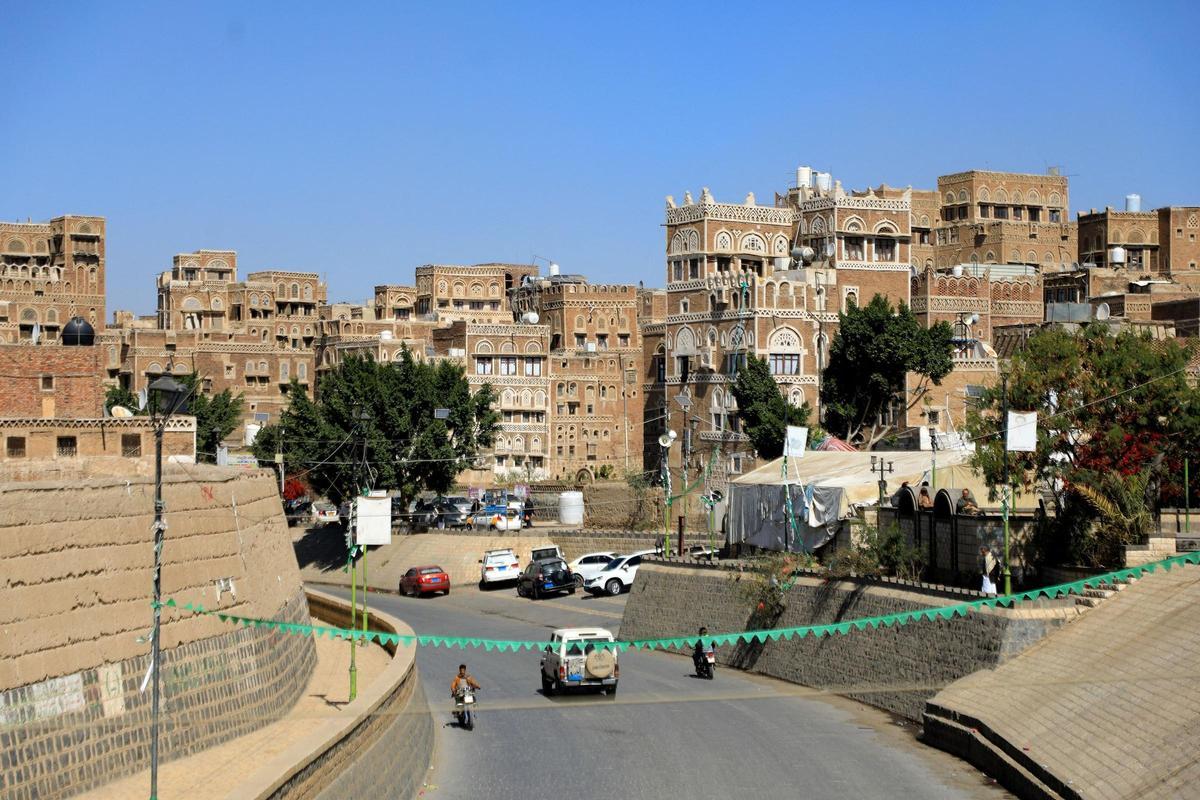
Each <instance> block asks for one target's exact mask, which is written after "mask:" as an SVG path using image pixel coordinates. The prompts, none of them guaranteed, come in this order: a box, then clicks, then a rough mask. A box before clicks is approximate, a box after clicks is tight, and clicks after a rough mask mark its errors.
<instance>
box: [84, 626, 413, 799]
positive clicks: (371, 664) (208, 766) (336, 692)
mask: <svg viewBox="0 0 1200 800" xmlns="http://www.w3.org/2000/svg"><path fill="white" fill-rule="evenodd" d="M313 624H315V625H320V624H324V623H322V622H320V621H319V620H316V619H314V620H313ZM316 646H317V666H316V669H315V670H314V671H313V676H312V679H311V680H309V682H308V686H307V687H306V688H305V690H304V694H303V696H301V698H300V700H299V701H298V702H297V703H296V705H294V706H292V708H291V709H289V710H288V711H287V712H286V713H285V714H284V715H283V716H282V717H280V718H279V719H278V720H277V721H276V722H273V723H272V724H270V725H267V726H264V727H262V728H259V729H258V730H256V731H254V732H252V733H248V734H246V735H245V736H239V737H238V738H236V739H231V740H230V741H228V742H225V743H224V744H221V745H218V746H216V747H211V748H209V749H208V750H204V751H202V752H199V753H195V754H193V755H190V756H187V757H185V758H180V759H176V760H174V761H168V762H166V763H162V764H160V765H159V769H158V800H184V799H185V798H186V800H206V799H207V798H214V799H215V798H223V797H225V796H227V795H228V794H229V793H230V792H231V791H233V790H234V789H235V788H236V787H237V786H238V784H239V783H240V782H241V781H242V780H244V779H245V778H247V777H248V776H250V775H253V774H254V773H255V771H256V770H258V769H259V768H260V767H261V766H262V765H263V764H265V763H267V761H269V760H270V759H271V758H273V757H275V756H277V755H278V754H280V753H282V752H283V751H284V750H286V749H287V748H288V747H289V746H291V745H292V744H294V743H295V742H297V741H299V740H301V739H303V738H304V737H305V736H307V735H308V734H309V733H311V732H312V729H313V727H314V724H315V723H316V722H317V721H318V720H320V719H324V718H328V717H330V716H333V715H336V714H338V713H340V709H341V708H342V707H343V706H345V705H346V703H347V702H348V697H349V690H350V679H349V669H350V645H349V644H348V643H347V642H343V641H336V640H330V639H323V638H317V639H316ZM389 660H390V656H389V655H388V653H387V651H386V650H384V649H383V648H382V647H380V646H379V645H374V644H372V645H368V646H361V647H359V649H358V653H357V655H356V656H355V662H356V666H357V667H358V685H359V687H365V686H368V685H370V683H371V681H372V680H374V679H375V678H376V677H377V676H379V675H380V674H381V673H382V672H383V670H384V668H385V667H386V666H387V664H388V662H389ZM149 795H150V770H149V769H146V770H144V771H142V772H139V773H137V774H135V775H130V776H127V777H124V778H121V779H120V780H117V781H114V782H113V783H109V784H106V785H104V786H101V787H98V788H96V789H93V790H92V791H90V792H87V793H85V794H82V795H79V797H80V798H82V800H129V798H136V797H149Z"/></svg>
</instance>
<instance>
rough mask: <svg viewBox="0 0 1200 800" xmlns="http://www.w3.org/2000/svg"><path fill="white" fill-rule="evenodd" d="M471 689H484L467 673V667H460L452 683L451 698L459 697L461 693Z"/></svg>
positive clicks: (462, 665)
mask: <svg viewBox="0 0 1200 800" xmlns="http://www.w3.org/2000/svg"><path fill="white" fill-rule="evenodd" d="M468 688H470V689H482V688H483V687H482V686H480V685H479V684H478V683H477V682H476V680H475V679H474V678H472V677H471V676H470V674H468V673H467V665H466V664H459V665H458V674H457V675H455V676H454V680H452V681H450V696H451V697H458V695H459V693H460V692H464V691H466V690H467V689H468Z"/></svg>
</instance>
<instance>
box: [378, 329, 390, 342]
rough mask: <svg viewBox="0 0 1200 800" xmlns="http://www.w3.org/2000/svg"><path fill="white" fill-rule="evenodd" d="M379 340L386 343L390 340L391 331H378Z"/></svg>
mask: <svg viewBox="0 0 1200 800" xmlns="http://www.w3.org/2000/svg"><path fill="white" fill-rule="evenodd" d="M379 338H380V339H382V340H384V341H387V340H389V339H391V338H392V332H391V331H380V332H379Z"/></svg>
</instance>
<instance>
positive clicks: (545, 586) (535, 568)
mask: <svg viewBox="0 0 1200 800" xmlns="http://www.w3.org/2000/svg"><path fill="white" fill-rule="evenodd" d="M558 592H566V593H567V594H575V577H574V576H573V575H571V570H569V569H567V562H565V561H563V560H562V559H561V558H543V559H542V560H540V561H534V562H533V563H531V564H530V565H529V566H527V567H526V568H525V571H524V572H522V573H521V577H519V578H517V595H518V596H520V597H531V598H533V599H534V600H540V599H541V598H543V597H545V596H546V595H547V594H557V593H558Z"/></svg>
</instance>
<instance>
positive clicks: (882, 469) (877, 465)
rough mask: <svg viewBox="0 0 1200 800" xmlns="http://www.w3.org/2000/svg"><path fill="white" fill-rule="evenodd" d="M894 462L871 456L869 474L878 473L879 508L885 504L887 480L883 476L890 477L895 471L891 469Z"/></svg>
mask: <svg viewBox="0 0 1200 800" xmlns="http://www.w3.org/2000/svg"><path fill="white" fill-rule="evenodd" d="M893 464H895V462H894V461H887V460H885V459H884V458H882V457H880V458H876V457H875V456H871V472H873V473H874V472H878V473H879V507H880V508H883V506H884V503H886V502H887V479H886V478H884V477H883V476H884V475H890V474H891V473H893V472H895V471H896V470H895V469H894V468H893Z"/></svg>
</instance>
